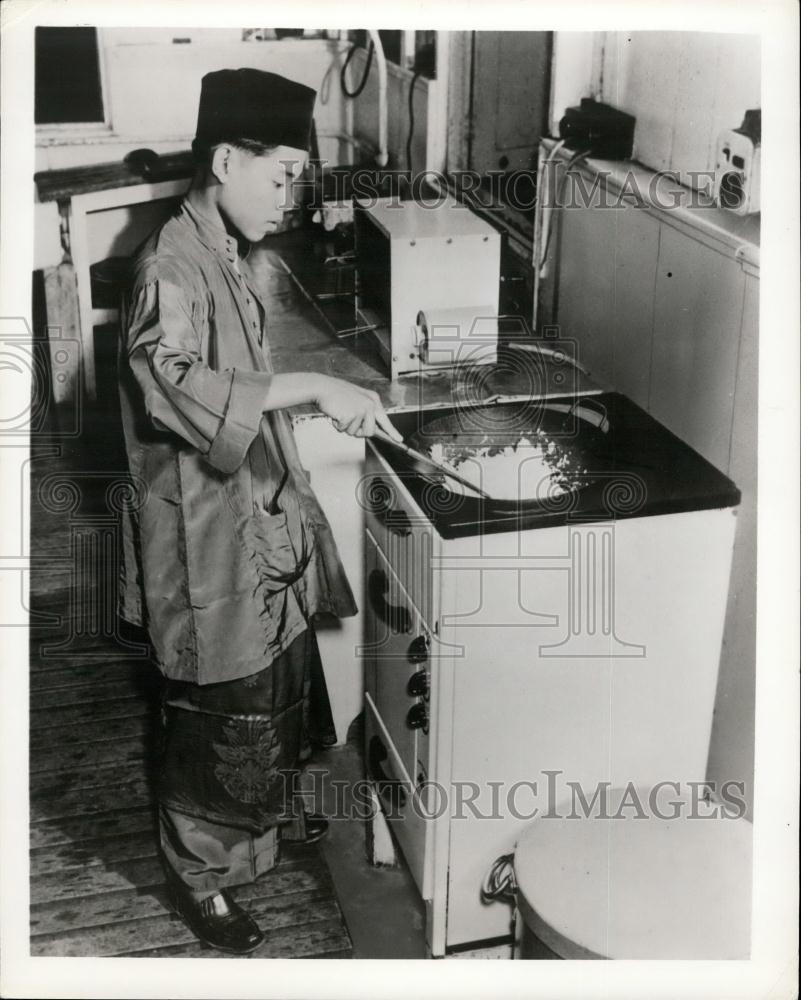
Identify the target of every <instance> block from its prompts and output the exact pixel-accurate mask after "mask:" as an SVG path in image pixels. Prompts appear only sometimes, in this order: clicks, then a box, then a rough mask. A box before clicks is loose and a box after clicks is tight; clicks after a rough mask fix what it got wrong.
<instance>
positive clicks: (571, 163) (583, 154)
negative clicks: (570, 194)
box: [539, 149, 591, 271]
mask: <svg viewBox="0 0 801 1000" xmlns="http://www.w3.org/2000/svg"><path fill="white" fill-rule="evenodd" d="M555 152H556V150H554V153H553V154H552V155H551V157H549V159H548V162H549V163H550V162H551V160H552V159H553V156H554V154H555ZM590 152H591V150H589V149H582V150H579V152H578V153H575V154H574V155H573V156H571V157H570V159H569V160H568V161H567V163H566V165H565V172H564V173H563V174H562V176H561V177H560V179H559V184H558V185H557V189H556V195H555V197H554V204H553V205H552V206H551V207H550V209H549V210H548V220H547V221H548V227H547V231H546V233H545V239H544V240H543V247H542V253H541V254H540V261H539V267H540V271H542V269H543V268H544V267H545V262H546V260H547V257H548V250H549V248H550V245H551V234H552V233H553V218H552V217H553V213H554V210H555V209H556V208H559V207H560V205H559V203H560V201H561V200H562V195H563V194H564V191H565V184H566V183H567V177H568V174H569V173H570V171H571V170H572V169H573V167H575V165H576V164H577V163H578V162H579V160H583V159H584V158H585V157H586V156H589V154H590Z"/></svg>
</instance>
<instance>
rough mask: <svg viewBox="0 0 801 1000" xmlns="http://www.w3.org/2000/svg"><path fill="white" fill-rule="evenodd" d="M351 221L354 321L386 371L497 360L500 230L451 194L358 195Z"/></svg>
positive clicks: (393, 375) (395, 373)
mask: <svg viewBox="0 0 801 1000" xmlns="http://www.w3.org/2000/svg"><path fill="white" fill-rule="evenodd" d="M354 220H355V233H356V237H355V238H356V261H357V270H356V326H357V328H361V327H365V326H366V327H368V328H371V329H372V330H373V333H374V334H375V337H376V340H377V343H378V347H379V352H380V354H381V356H382V359H383V360H384V362H385V364H386V365H387V367H388V369H389V371H390V375H391V378H393V379H395V378H397V377H398V376H399V375H403V374H406V373H411V372H419V371H420V370H421V369H425V368H428V367H431V366H436V365H448V364H450V365H453V364H455V363H457V362H458V363H460V364H461V363H466V362H469V363H471V364H475V363H483V362H493V361H495V360H496V351H497V339H498V322H497V318H498V296H499V287H500V260H501V238H500V234H499V233H498V232H497V230H495V229H494V228H493V227H492V226H491V225H489V223H487V222H485V221H484V220H483V219H480V218H479V217H478V216H477V215H476V214H475V213H474V212H473V211H471V210H470V209H469V208H467V207H466V206H465V205H462V204H460V203H459V202H458V201H456V200H455V199H454V198H451V197H450V196H449V197H447V198H446V199H444V200H443V199H438V200H436V201H432V200H428V201H425V200H422V201H399V200H398V199H394V198H381V199H378V200H377V201H371V202H369V203H367V202H362V203H360V202H356V208H355V215H354ZM421 313H423V314H424V316H425V315H430V317H431V323H430V324H429V325H428V326H429V328H428V329H426V324H422V326H421V324H420V322H419V318H420V314H421ZM435 341H436V342H435Z"/></svg>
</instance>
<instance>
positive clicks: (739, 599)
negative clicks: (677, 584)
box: [709, 275, 759, 815]
mask: <svg viewBox="0 0 801 1000" xmlns="http://www.w3.org/2000/svg"><path fill="white" fill-rule="evenodd" d="M758 343H759V279H758V278H756V277H754V276H752V275H751V276H746V279H745V304H744V308H743V325H742V332H741V334H740V353H739V358H738V363H737V382H736V389H735V394H734V419H733V424H732V442H731V462H730V465H729V475H730V476H731V478H732V479H733V480H734V482H735V483H736V484H737V486H738V487H739V488H740V492H741V493H742V502H741V504H740V509H739V511H738V514H737V532H736V534H735V536H734V556H733V559H732V568H731V584H730V587H729V602H728V607H727V609H726V625H725V630H724V633H723V651H722V654H721V659H720V677H719V680H718V694H717V705H718V708H717V710H716V712H715V723H714V727H713V730H712V742H711V745H710V748H709V777H710V779H712V780H713V781H717V782H718V783H722V782H723V781H728V780H736V781H743V782H744V783H745V785H746V791H745V799H746V801H747V803H748V807H749V815H750V811H751V806H752V800H753V789H752V782H753V772H754V700H755V682H756V677H755V669H754V668H755V659H756V557H757V390H758V363H757V353H758V352H757V348H758Z"/></svg>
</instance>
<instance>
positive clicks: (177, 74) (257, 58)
mask: <svg viewBox="0 0 801 1000" xmlns="http://www.w3.org/2000/svg"><path fill="white" fill-rule="evenodd" d="M240 35H241V32H240V31H239V30H237V29H216V28H206V29H183V28H181V29H175V30H169V29H130V28H125V29H122V28H119V29H108V28H107V29H101V30H100V34H99V42H100V56H101V63H102V75H103V90H104V100H105V106H106V113H107V125H106V128H93V129H87V130H83V131H81V130H77V129H75V130H58V131H56V130H50V131H45V130H41V129H40V130H37V149H36V169H37V170H53V169H59V168H62V167H73V166H80V165H84V164H91V163H102V162H110V161H112V160H119V159H121V158H122V157H123V156H124V155H125V154H126V153H127V152H129V151H130V150H131V149H135V148H137V147H138V146H147V147H149V148H151V149H154V150H155V151H156V152H157V153H164V152H172V151H176V150H182V149H187V148H188V146H189V143H190V142H191V139H192V137H193V136H194V134H195V124H196V120H197V106H198V98H199V95H200V81H201V78H202V76H203V74H204V73H208V72H210V71H212V70H216V69H224V68H232V69H236V68H238V67H240V66H253V67H255V68H257V69H263V70H268V71H270V72H273V73H280V74H282V75H283V76H287V77H289V78H290V79H293V80H297V81H298V82H300V83H305V84H306V85H307V86H310V87H314V88H315V89H316V90H317V94H318V96H317V104H316V107H315V120H316V127H317V132H318V136H319V137H320V147H321V149H320V152H321V155H323V156H324V157H326V158H328V159H331V160H335V161H336V162H340V161H341V158H342V157H343V156H344V157H347V155H348V151H347V149H346V148H344V147H343V144H342V143H340V142H338V141H336V140H335V139H333V138H327V137H334V136H341V135H344V134H345V133H346V132H347V131H348V129H347V120H346V109H345V102H344V99H343V96H342V92H341V90H340V86H339V67H340V65H341V61H342V58H343V51H344V50H345V49H346V44H345V43H344V42H339V41H326V40H322V39H284V40H282V41H264V42H242V41H240V40H239V37H240ZM173 37H175V38H181V39H186V38H188V39H190V41H189V42H180V43H176V42H174V41H173Z"/></svg>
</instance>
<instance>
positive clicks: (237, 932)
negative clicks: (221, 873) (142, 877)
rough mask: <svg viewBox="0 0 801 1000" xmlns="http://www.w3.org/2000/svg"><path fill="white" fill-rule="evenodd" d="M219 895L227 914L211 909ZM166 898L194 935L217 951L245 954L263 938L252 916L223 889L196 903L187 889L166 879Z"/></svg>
mask: <svg viewBox="0 0 801 1000" xmlns="http://www.w3.org/2000/svg"><path fill="white" fill-rule="evenodd" d="M219 896H222V898H223V899H224V900H225V904H226V906H227V908H228V912H227V913H223V914H219V913H218V912H217V910H216V909H215V905H214V903H215V900H216V899H217V897H219ZM167 898H168V900H169V902H170V905H171V906H172V908H173V909H174V910H175V912H176V913H177V914H178V916H179V917H180V918H181V919H182V920H183V922H184V923H185V924H186V926H187V927H188V928H189V930H190V931H192V933H193V934H194V935H195V937H197V938H198V939H199V940H200V941H202V942H203V943H204V944H207V945H210V946H211V947H212V948H216V949H217V950H218V951H226V952H229V953H230V954H232V955H247V954H248V952H251V951H254V950H255V949H256V948H258V947H259V945H260V944H261V943H262V941H263V940H264V935H263V934H262V932H261V931H260V930H259V928H258V926H257V924H256V922H255V921H254V920H253V918H252V917H251V916H250V915H249V914H247V913H245V911H244V910H243V909H242V907H241V906H239V905H238V904H237V903H235V902H234V900H233V899H232V897H231V895H230V894H229V893H228V892H226V890H225V889H221V890H220V892H218V893H216V895H214V896H207V897H206V898H205V899H202V900H200V902H197V901H196V900H195V899H194V898H193V896H192V893H191V892H190V891H189V890H188V889H186V888H184V887H183V886H182V885H181V884H180V883H178V884H176V882H175V880H173V879H168V881H167Z"/></svg>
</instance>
